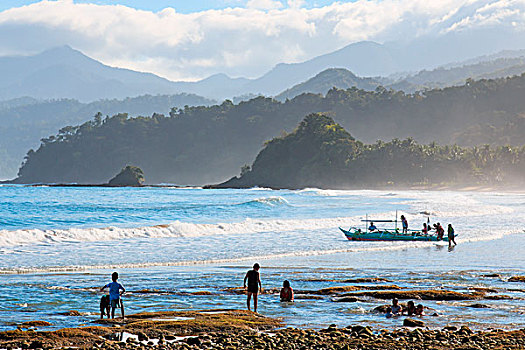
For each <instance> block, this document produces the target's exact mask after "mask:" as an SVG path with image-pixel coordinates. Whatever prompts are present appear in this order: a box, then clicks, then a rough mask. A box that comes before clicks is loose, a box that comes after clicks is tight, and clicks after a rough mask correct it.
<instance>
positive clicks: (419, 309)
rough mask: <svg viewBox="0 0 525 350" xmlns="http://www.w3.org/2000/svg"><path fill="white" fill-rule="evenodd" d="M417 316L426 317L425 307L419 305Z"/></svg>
mask: <svg viewBox="0 0 525 350" xmlns="http://www.w3.org/2000/svg"><path fill="white" fill-rule="evenodd" d="M415 315H416V316H424V315H425V311H424V307H423V305H422V304H417V306H416V311H415Z"/></svg>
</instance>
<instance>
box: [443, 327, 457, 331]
mask: <svg viewBox="0 0 525 350" xmlns="http://www.w3.org/2000/svg"><path fill="white" fill-rule="evenodd" d="M443 329H444V330H446V331H457V330H458V327H456V326H445V327H443Z"/></svg>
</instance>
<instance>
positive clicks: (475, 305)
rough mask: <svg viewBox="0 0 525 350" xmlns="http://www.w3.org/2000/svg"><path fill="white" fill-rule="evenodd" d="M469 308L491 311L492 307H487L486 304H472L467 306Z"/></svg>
mask: <svg viewBox="0 0 525 350" xmlns="http://www.w3.org/2000/svg"><path fill="white" fill-rule="evenodd" d="M467 307H471V308H474V309H490V306H487V305H485V304H470V305H467Z"/></svg>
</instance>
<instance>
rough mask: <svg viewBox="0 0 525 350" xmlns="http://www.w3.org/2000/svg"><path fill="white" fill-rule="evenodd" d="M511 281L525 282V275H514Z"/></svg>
mask: <svg viewBox="0 0 525 350" xmlns="http://www.w3.org/2000/svg"><path fill="white" fill-rule="evenodd" d="M509 282H525V276H512V277H511V278H509Z"/></svg>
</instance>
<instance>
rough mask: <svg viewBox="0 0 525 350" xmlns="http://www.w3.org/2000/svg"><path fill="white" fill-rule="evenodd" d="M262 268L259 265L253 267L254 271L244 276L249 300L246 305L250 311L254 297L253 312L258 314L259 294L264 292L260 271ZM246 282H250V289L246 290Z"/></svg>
mask: <svg viewBox="0 0 525 350" xmlns="http://www.w3.org/2000/svg"><path fill="white" fill-rule="evenodd" d="M260 268H261V267H260V266H259V264H258V263H255V264H254V265H253V270H250V271H248V272H246V276H244V288H245V289H247V292H248V299H247V300H246V305H247V306H248V310H250V299H251V298H252V295H253V311H255V312H257V296H258V295H259V292H262V284H261V276H260V275H259V269H260ZM246 281H248V288H246Z"/></svg>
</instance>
